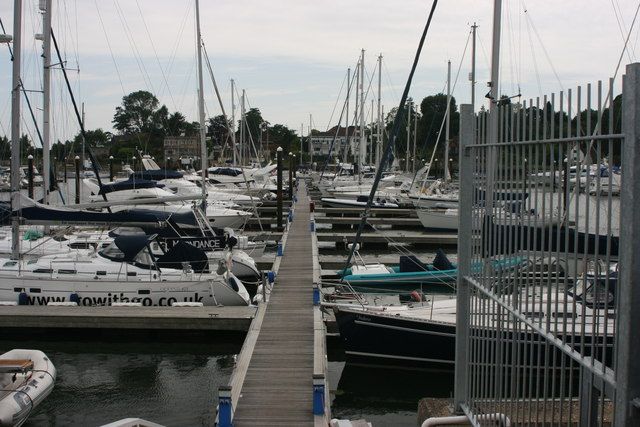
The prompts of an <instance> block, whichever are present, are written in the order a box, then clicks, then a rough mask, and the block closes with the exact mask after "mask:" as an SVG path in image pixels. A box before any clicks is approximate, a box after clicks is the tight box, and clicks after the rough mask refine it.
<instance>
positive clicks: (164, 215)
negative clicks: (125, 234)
mask: <svg viewBox="0 0 640 427" xmlns="http://www.w3.org/2000/svg"><path fill="white" fill-rule="evenodd" d="M20 205H21V208H20V210H19V211H17V212H16V211H14V212H13V215H14V216H18V217H21V218H23V219H24V220H26V221H27V222H29V223H41V224H51V223H57V224H80V223H90V224H132V223H148V224H150V225H151V224H154V225H157V224H162V223H171V224H174V225H176V226H178V227H195V226H197V221H196V219H195V216H194V214H193V212H191V211H189V212H180V213H172V212H164V211H157V210H152V209H128V210H123V211H119V212H113V213H110V212H94V211H89V210H80V209H72V208H66V207H55V206H50V205H43V204H42V203H38V202H36V201H34V200H31V199H29V198H28V197H26V196H21V197H20Z"/></svg>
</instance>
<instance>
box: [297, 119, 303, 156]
mask: <svg viewBox="0 0 640 427" xmlns="http://www.w3.org/2000/svg"><path fill="white" fill-rule="evenodd" d="M303 136H304V123H300V151H299V152H298V156H300V161H301V162H302V138H303Z"/></svg>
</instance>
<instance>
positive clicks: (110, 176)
mask: <svg viewBox="0 0 640 427" xmlns="http://www.w3.org/2000/svg"><path fill="white" fill-rule="evenodd" d="M109 181H111V182H113V156H109Z"/></svg>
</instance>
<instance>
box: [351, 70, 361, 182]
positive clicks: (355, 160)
mask: <svg viewBox="0 0 640 427" xmlns="http://www.w3.org/2000/svg"><path fill="white" fill-rule="evenodd" d="M361 69H362V67H361V65H360V59H358V65H357V66H356V90H355V92H356V105H355V108H354V111H353V125H354V126H353V136H354V137H355V136H356V135H357V134H358V132H357V131H356V129H358V111H360V96H358V95H359V92H358V91H359V90H360V70H361ZM358 144H360V142H359V141H358ZM351 156H352V157H353V164H357V163H358V161H359V160H358V159H359V156H360V153H358V157H356V150H355V144H352V150H351ZM358 175H360V171H358ZM354 179H355V177H354Z"/></svg>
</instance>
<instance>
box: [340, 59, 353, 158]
mask: <svg viewBox="0 0 640 427" xmlns="http://www.w3.org/2000/svg"><path fill="white" fill-rule="evenodd" d="M350 97H351V67H349V68H347V111H346V113H347V114H346V115H345V119H344V126H345V129H344V153H345V154H344V156H343V157H344V158H343V159H342V162H343V163H346V162H347V153H348V152H349V149H350V148H349V98H350ZM338 130H340V127H338Z"/></svg>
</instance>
